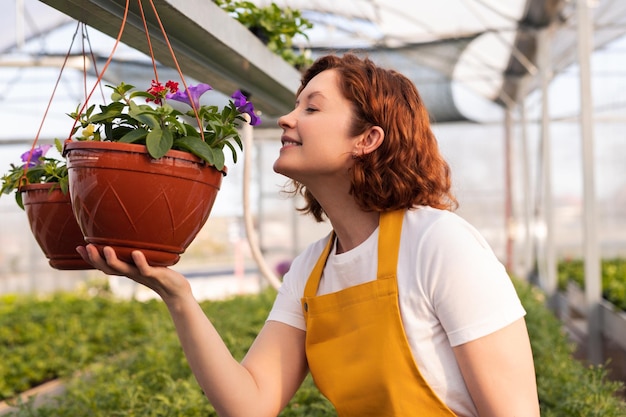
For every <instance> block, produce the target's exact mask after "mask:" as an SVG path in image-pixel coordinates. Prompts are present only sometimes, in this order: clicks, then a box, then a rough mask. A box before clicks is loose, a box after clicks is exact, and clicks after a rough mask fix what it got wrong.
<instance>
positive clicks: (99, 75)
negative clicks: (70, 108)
mask: <svg viewBox="0 0 626 417" xmlns="http://www.w3.org/2000/svg"><path fill="white" fill-rule="evenodd" d="M129 2H130V0H126V7H125V9H124V16H123V18H122V24H121V25H120V31H119V33H118V34H117V38H116V39H115V44H114V45H113V49H112V50H111V53H110V54H109V57H108V58H107V61H106V63H105V64H104V67H103V68H102V72H101V73H100V74H98V79H97V80H96V83H95V85H94V86H93V88H92V89H91V91H90V92H89V94H88V95H87V97H86V98H85V102H84V103H83V105H82V107H81V108H80V110H79V111H78V112H77V114H76V118H75V119H74V124H73V125H72V130H71V131H70V134H69V135H68V136H67V139H66V140H65V141H66V142H70V141H71V140H72V135H73V134H74V129H75V128H76V124H77V123H78V120H80V115H81V114H82V113H83V111H85V108H87V105H88V104H89V100H90V99H91V96H92V95H93V93H94V91H96V88H98V86H99V85H100V82H101V81H102V77H103V76H104V73H105V72H106V70H107V68H108V67H109V64H110V63H111V61H112V60H113V55H114V54H115V50H116V49H117V46H118V45H119V44H120V40H121V39H122V34H123V33H124V27H125V26H126V20H127V18H128V9H129V7H128V6H129Z"/></svg>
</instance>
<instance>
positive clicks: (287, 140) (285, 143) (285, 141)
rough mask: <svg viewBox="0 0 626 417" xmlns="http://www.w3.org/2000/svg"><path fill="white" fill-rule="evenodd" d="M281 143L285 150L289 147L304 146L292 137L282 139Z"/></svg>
mask: <svg viewBox="0 0 626 417" xmlns="http://www.w3.org/2000/svg"><path fill="white" fill-rule="evenodd" d="M280 143H281V144H282V145H283V148H284V147H288V146H302V143H300V142H298V141H296V140H294V139H291V138H290V137H287V136H283V137H281V138H280Z"/></svg>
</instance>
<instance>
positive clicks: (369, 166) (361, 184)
mask: <svg viewBox="0 0 626 417" xmlns="http://www.w3.org/2000/svg"><path fill="white" fill-rule="evenodd" d="M329 69H334V70H336V71H337V72H338V74H339V80H340V81H339V84H340V89H341V91H342V93H343V95H344V97H346V98H347V99H348V100H349V101H350V102H351V103H352V107H353V114H354V119H353V121H352V126H351V132H350V133H351V134H352V135H353V136H356V135H358V134H361V133H363V132H364V131H365V130H366V129H368V128H370V127H372V126H380V127H381V128H382V129H383V131H384V132H385V139H384V140H383V142H382V144H381V145H380V146H379V147H378V149H376V150H375V151H374V152H371V153H369V154H366V155H362V156H360V157H358V159H356V160H355V164H354V168H353V169H352V185H351V189H350V192H351V194H352V195H353V196H354V199H355V200H356V201H357V204H359V206H360V207H361V208H362V209H363V210H366V211H378V212H386V211H393V210H398V209H409V208H412V207H414V206H417V205H425V206H431V207H434V208H438V209H444V210H454V209H456V208H457V206H458V203H457V200H456V198H455V197H454V195H453V194H452V192H451V186H452V181H451V177H450V168H449V166H448V164H447V162H446V161H445V160H444V159H443V157H442V155H441V153H440V152H439V147H438V144H437V140H436V138H435V135H434V134H433V132H432V130H431V128H430V122H429V117H428V112H427V110H426V107H425V106H424V103H423V102H422V99H421V97H420V95H419V93H418V91H417V88H416V87H415V85H414V84H413V83H412V82H411V81H410V80H409V79H408V78H406V77H405V76H404V75H402V74H400V73H399V72H397V71H394V70H389V69H383V68H380V67H378V66H377V65H376V64H374V63H373V62H372V61H371V60H370V59H368V58H364V59H361V58H359V57H357V56H356V55H354V54H345V55H343V56H342V57H338V56H334V55H327V56H323V57H321V58H318V59H317V60H316V61H315V63H313V65H312V66H311V67H309V68H308V70H307V71H306V72H305V74H304V75H303V77H302V83H301V85H300V88H299V89H298V95H299V94H300V92H301V91H302V89H303V88H304V87H305V86H306V85H307V84H308V83H309V82H310V81H311V80H312V79H313V77H315V76H316V75H317V74H319V73H321V72H322V71H326V70H329ZM293 186H294V190H293V191H294V193H300V194H302V195H303V196H304V199H305V206H304V207H302V208H300V209H299V210H300V211H302V212H304V213H306V214H309V213H310V214H312V215H313V216H314V217H315V219H316V220H317V221H318V222H321V221H323V220H324V219H323V216H324V214H325V213H324V209H323V208H322V206H321V205H320V204H319V202H318V201H317V200H316V199H315V197H314V196H313V194H312V193H311V192H310V191H308V190H307V189H306V187H305V186H304V185H302V184H301V183H298V182H297V181H293Z"/></svg>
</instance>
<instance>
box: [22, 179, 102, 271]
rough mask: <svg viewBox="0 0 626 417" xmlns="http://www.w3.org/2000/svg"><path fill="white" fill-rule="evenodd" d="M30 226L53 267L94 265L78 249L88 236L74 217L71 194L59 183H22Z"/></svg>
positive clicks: (73, 267)
mask: <svg viewBox="0 0 626 417" xmlns="http://www.w3.org/2000/svg"><path fill="white" fill-rule="evenodd" d="M20 192H21V193H22V201H23V202H24V210H25V211H26V216H27V217H28V221H29V223H30V229H31V231H32V232H33V235H34V236H35V240H36V241H37V243H38V244H39V247H40V248H41V250H42V251H43V253H44V254H45V255H46V258H48V263H49V264H50V266H51V267H53V268H55V269H59V270H81V269H93V267H92V266H91V264H89V263H87V262H85V261H83V258H81V257H80V255H79V254H78V253H77V252H76V246H79V245H84V244H85V240H84V239H83V234H82V232H81V231H80V227H79V226H78V223H77V222H76V219H75V218H74V213H73V211H72V205H71V202H70V196H69V195H68V194H64V193H63V192H62V191H61V189H60V188H59V186H58V184H55V183H46V184H29V185H24V186H22V187H20Z"/></svg>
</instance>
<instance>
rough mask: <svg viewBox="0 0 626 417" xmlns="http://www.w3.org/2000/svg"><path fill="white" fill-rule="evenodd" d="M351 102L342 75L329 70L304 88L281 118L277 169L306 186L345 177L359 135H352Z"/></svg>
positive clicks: (275, 168)
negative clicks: (319, 181) (294, 104)
mask: <svg viewBox="0 0 626 417" xmlns="http://www.w3.org/2000/svg"><path fill="white" fill-rule="evenodd" d="M351 122H352V105H351V103H350V102H349V101H348V100H347V99H346V98H345V97H344V96H343V95H342V93H341V91H340V89H339V75H338V73H337V71H335V70H326V71H323V72H321V73H320V74H318V75H316V76H315V77H314V78H313V79H312V80H311V81H310V82H309V83H308V84H307V85H306V87H305V88H304V89H303V90H302V92H301V93H300V95H299V96H298V98H297V100H296V107H295V109H294V110H293V111H292V112H291V113H289V114H286V115H284V116H282V117H281V118H280V119H279V120H278V125H279V126H280V127H281V128H282V129H283V135H282V136H281V142H282V147H281V149H280V155H279V156H278V159H276V161H275V162H274V171H276V172H278V173H280V174H283V175H285V176H287V177H289V178H291V179H294V180H296V181H298V182H300V183H302V184H304V185H306V186H307V187H310V186H311V185H312V184H314V183H315V181H318V180H321V181H324V183H326V184H328V185H330V184H333V183H332V182H331V183H329V182H328V180H331V181H332V180H337V179H339V178H342V179H345V178H347V175H348V168H350V167H351V166H352V164H353V163H354V162H353V160H352V153H353V151H354V144H355V142H356V141H357V139H358V136H357V137H351V136H350V135H349V129H350V125H351Z"/></svg>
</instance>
